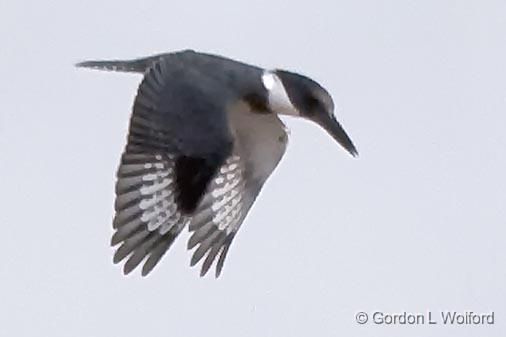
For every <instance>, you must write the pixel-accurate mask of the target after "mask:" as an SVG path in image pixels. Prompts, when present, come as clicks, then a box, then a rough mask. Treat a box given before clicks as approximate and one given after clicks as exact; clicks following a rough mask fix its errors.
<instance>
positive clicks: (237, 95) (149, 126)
mask: <svg viewBox="0 0 506 337" xmlns="http://www.w3.org/2000/svg"><path fill="white" fill-rule="evenodd" d="M220 62H223V59H221V58H218V57H213V56H209V55H204V54H199V53H194V52H189V51H188V52H181V53H174V54H162V55H158V56H154V57H149V58H144V59H137V60H132V61H90V62H83V63H81V64H79V66H83V67H91V68H97V69H103V70H116V71H130V72H138V73H143V74H144V78H143V80H142V82H141V84H140V86H139V89H138V92H137V96H136V98H135V102H134V107H133V113H132V117H131V120H130V129H129V135H128V142H127V145H126V148H125V151H124V153H123V155H122V157H121V163H120V166H119V169H118V172H117V184H116V202H115V210H116V215H115V217H114V221H113V227H114V231H115V232H114V235H113V237H112V241H111V244H112V245H113V246H116V245H119V248H117V250H116V252H115V254H114V262H115V263H118V262H120V261H123V260H126V262H125V264H124V268H123V269H124V272H125V273H129V272H131V271H132V270H133V269H135V268H136V267H137V266H138V265H140V264H141V263H142V262H143V261H144V264H143V266H142V275H147V274H148V273H149V272H150V271H151V270H152V269H153V268H154V267H155V265H156V264H157V263H158V262H159V261H160V259H161V258H162V257H163V255H164V254H165V253H166V252H167V250H168V249H169V248H170V246H171V245H172V243H173V242H174V240H175V239H176V238H177V236H178V235H179V234H180V233H181V231H182V230H183V229H184V228H185V227H186V226H188V228H189V230H190V231H191V232H192V235H191V237H190V239H189V241H188V248H189V249H195V250H194V252H193V255H192V258H191V265H194V264H196V263H198V262H199V261H201V260H202V259H203V260H204V261H203V263H202V267H201V275H204V274H206V273H207V271H208V270H209V268H210V267H211V265H212V263H213V262H214V261H217V262H216V276H219V275H220V273H221V271H222V268H223V263H224V261H225V257H226V255H227V252H228V249H229V247H230V244H231V242H232V240H233V238H234V236H235V234H236V233H237V231H238V229H239V227H240V226H241V224H242V222H243V220H244V218H245V216H246V214H247V213H248V211H249V209H250V207H251V206H252V204H253V202H254V200H255V198H256V196H257V194H258V193H259V191H260V189H261V187H262V185H263V183H264V182H265V180H266V179H267V178H268V176H269V175H270V173H271V172H272V170H274V168H275V167H276V165H277V164H278V162H279V160H280V159H281V157H282V155H283V153H284V150H285V147H286V141H287V136H286V133H285V130H284V127H283V124H282V123H281V121H280V120H279V119H278V117H277V115H276V114H273V113H265V111H263V112H262V114H257V113H256V111H255V109H257V108H258V107H257V106H256V105H255V104H253V105H252V104H249V103H248V102H249V100H248V99H247V97H248V91H247V90H246V89H247V88H246V86H244V85H243V82H241V79H237V78H235V77H234V76H233V70H234V69H229V68H230V67H232V68H233V67H243V66H244V65H242V64H240V63H233V64H230V65H227V67H225V71H222V72H221V73H220V74H215V73H213V72H212V71H210V69H212V65H213V64H215V63H220ZM222 69H223V67H222ZM228 70H230V74H228V73H227V71H228ZM248 71H249V73H250V74H252V75H253V73H254V75H255V76H256V75H258V74H257V73H258V72H260V71H261V70H260V69H256V68H252V67H249V68H248ZM246 73H248V72H246ZM256 77H258V78H260V76H256ZM233 85H234V86H236V87H239V88H240V89H241V90H239V91H237V90H236V87H232V86H233ZM258 85H261V84H260V83H258ZM259 135H260V136H259Z"/></svg>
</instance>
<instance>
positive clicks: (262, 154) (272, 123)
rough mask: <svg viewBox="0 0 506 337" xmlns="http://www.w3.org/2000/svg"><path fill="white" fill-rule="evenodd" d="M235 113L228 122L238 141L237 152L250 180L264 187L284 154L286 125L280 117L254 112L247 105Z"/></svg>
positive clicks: (242, 105) (240, 106)
mask: <svg viewBox="0 0 506 337" xmlns="http://www.w3.org/2000/svg"><path fill="white" fill-rule="evenodd" d="M232 110H233V111H231V113H230V114H229V123H230V129H231V131H232V132H233V133H234V137H235V139H236V141H235V148H234V151H235V152H237V155H239V156H240V157H241V158H242V159H243V160H244V161H245V166H246V168H247V169H248V171H249V175H250V177H249V178H251V179H253V180H255V181H257V182H259V183H262V184H263V182H264V181H265V180H266V179H267V178H268V177H269V175H270V174H271V172H272V171H273V170H274V168H276V166H277V164H278V163H279V161H280V159H281V157H282V156H283V154H284V153H285V149H286V145H287V141H288V136H287V134H286V131H285V126H284V124H283V122H281V120H280V119H279V118H278V116H277V115H275V114H271V113H268V114H259V113H255V112H252V111H251V110H250V108H249V106H248V105H247V104H244V103H242V104H238V105H237V106H236V107H234V109H232Z"/></svg>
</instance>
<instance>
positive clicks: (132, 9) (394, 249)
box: [0, 0, 506, 337]
mask: <svg viewBox="0 0 506 337" xmlns="http://www.w3.org/2000/svg"><path fill="white" fill-rule="evenodd" d="M0 41H1V43H2V46H1V48H0V61H1V62H0V75H1V77H0V101H1V109H0V149H1V150H0V151H1V155H0V180H1V191H2V194H1V196H0V201H1V212H0V224H1V226H2V229H3V231H2V239H3V240H2V244H1V245H0V253H1V256H2V262H1V263H0V280H1V287H0V335H1V336H53V337H56V336H153V337H154V336H203V335H205V336H214V335H220V336H308V335H313V334H314V335H318V336H406V335H409V336H426V335H431V336H450V335H452V336H456V335H459V336H476V335H483V336H485V335H486V336H504V335H506V322H505V321H506V290H505V288H506V286H505V285H506V268H505V261H506V245H505V240H506V235H505V234H506V231H505V226H506V211H505V205H506V179H505V172H506V156H505V150H506V132H505V129H506V65H505V64H506V63H505V60H506V2H505V1H503V0H498V1H492V0H487V1H470V0H468V1H466V0H460V1H449V0H448V1H435V0H426V1H416V2H415V1H401V0H398V1H374V0H363V1H272V0H271V1H256V2H253V1H249V2H245V1H244V2H241V1H207V2H201V3H198V2H184V1H117V2H112V1H111V2H103V1H96V0H92V1H86V2H79V3H78V2H72V1H63V0H61V1H14V0H2V2H1V3H0ZM184 48H193V49H195V50H199V51H206V52H212V53H217V54H221V55H226V56H229V57H232V58H235V59H238V60H242V61H245V62H249V63H253V64H257V65H260V66H263V67H267V68H274V67H279V68H286V69H290V70H295V71H298V72H301V73H303V74H306V75H309V76H311V77H313V78H314V79H316V80H317V81H319V82H320V83H321V84H322V85H324V86H325V87H326V88H327V89H328V90H329V91H330V92H331V93H332V95H333V97H334V100H335V102H336V106H337V115H338V118H339V119H340V120H341V122H342V123H343V125H344V126H345V128H346V130H347V131H348V133H349V134H350V136H351V137H352V139H353V140H354V142H355V144H356V145H357V147H358V150H359V152H360V157H359V158H358V159H353V158H351V157H350V156H349V155H347V154H346V153H345V152H344V151H343V150H342V149H341V148H340V147H339V146H338V145H337V144H336V143H335V142H333V141H332V140H331V139H330V137H328V136H327V135H326V134H325V133H324V132H322V130H320V129H319V128H318V127H317V126H316V125H314V124H311V123H309V122H304V121H298V120H294V119H285V121H286V123H287V124H288V126H289V128H290V129H291V136H290V144H289V149H288V151H287V153H286V154H285V157H284V158H283V160H282V162H281V164H280V165H279V167H278V168H277V170H276V171H275V172H274V174H273V175H272V176H271V178H270V180H269V181H268V182H267V184H266V186H265V187H264V189H263V191H262V193H261V195H260V197H259V198H258V200H257V202H256V204H255V205H254V207H253V210H252V212H251V213H250V215H249V217H248V218H247V220H246V223H245V224H244V226H243V227H242V228H241V230H240V232H239V233H238V235H237V237H236V239H235V241H234V244H233V245H232V248H231V251H230V254H229V256H228V261H227V263H226V264H225V268H224V271H223V274H222V277H221V278H220V279H218V280H215V279H214V278H213V277H207V278H203V279H201V278H199V276H198V272H199V270H198V269H197V268H190V267H189V261H190V253H189V252H188V251H186V239H187V233H184V235H183V236H182V237H180V239H179V240H178V241H177V243H176V244H175V245H174V247H173V248H172V249H171V251H170V252H169V253H168V254H167V255H166V256H165V258H164V259H163V262H162V263H161V264H160V265H159V266H158V268H157V269H156V270H155V271H154V272H153V273H152V274H151V275H150V277H148V278H142V277H141V276H140V274H139V273H138V272H136V273H134V274H133V275H131V276H128V277H124V276H123V275H122V273H121V271H120V267H119V266H113V264H112V253H113V251H112V249H111V248H110V247H109V239H110V236H111V233H112V228H111V220H112V216H113V202H114V194H113V191H114V183H115V179H114V176H115V171H116V168H117V165H118V160H119V157H120V154H121V152H122V149H123V146H124V143H125V137H126V129H127V125H128V120H129V116H130V110H131V106H132V100H133V97H134V94H135V90H136V88H137V85H138V83H139V81H140V79H141V78H140V76H136V75H131V74H115V73H100V72H93V71H86V70H83V69H75V68H74V67H73V64H74V63H75V62H78V61H82V60H84V59H90V58H91V59H100V58H131V57H137V56H143V55H149V54H152V53H157V52H166V51H175V50H179V49H184ZM376 310H380V311H385V312H390V313H396V312H402V311H408V312H414V313H418V312H426V311H427V310H431V311H434V312H436V313H437V312H439V311H440V310H458V311H465V310H471V311H474V312H490V311H494V312H495V321H496V322H495V325H493V326H444V325H442V324H439V325H433V326H426V325H424V326H399V325H397V326H384V325H375V324H372V323H368V324H365V325H359V324H357V323H356V321H355V314H356V313H357V312H359V311H364V312H366V313H369V314H370V313H372V312H374V311H376Z"/></svg>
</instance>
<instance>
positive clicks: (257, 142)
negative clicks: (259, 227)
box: [188, 102, 287, 277]
mask: <svg viewBox="0 0 506 337" xmlns="http://www.w3.org/2000/svg"><path fill="white" fill-rule="evenodd" d="M252 108H253V107H251V106H250V105H248V104H245V103H244V102H239V103H238V104H236V105H235V106H234V107H233V108H231V110H230V112H231V113H232V115H231V116H230V117H229V118H230V120H231V121H232V131H233V132H234V134H235V137H236V142H235V144H234V150H233V153H232V155H231V156H229V157H228V158H227V160H226V162H225V163H224V164H223V165H222V166H221V167H220V169H219V170H218V171H217V172H216V175H215V176H214V177H213V180H212V181H211V183H210V184H209V187H208V190H207V192H206V194H205V197H204V199H203V200H202V202H201V204H200V205H199V206H198V208H197V210H196V212H195V215H194V216H193V217H192V219H191V222H190V226H189V228H190V231H192V232H193V234H192V236H191V237H190V239H189V241H188V248H189V249H192V248H194V247H196V246H197V245H198V248H196V249H195V251H194V252H193V256H192V259H191V265H192V266H193V265H195V264H196V263H198V262H199V261H200V260H202V259H203V258H204V256H205V259H204V262H203V263H202V267H201V270H200V275H201V276H203V275H205V274H206V273H207V272H208V270H209V268H210V267H211V265H212V264H213V262H214V261H215V260H216V259H217V263H216V274H215V275H216V277H218V276H219V275H220V273H221V271H222V268H223V264H224V261H225V258H226V256H227V253H228V250H229V247H230V244H231V243H232V240H233V238H234V236H235V234H236V233H237V231H238V230H239V228H240V226H241V224H242V223H243V221H244V219H245V217H246V215H247V213H248V211H249V210H250V208H251V206H252V205H253V203H254V201H255V199H256V197H257V195H258V193H259V192H260V190H261V188H262V186H263V184H264V182H265V181H266V179H267V178H268V177H269V176H270V174H271V173H272V171H273V170H274V169H275V168H276V166H277V164H278V162H279V161H280V159H281V157H282V156H283V154H284V152H285V149H286V143H287V134H286V131H285V128H284V125H283V123H282V122H281V121H280V120H279V118H278V117H277V116H276V115H275V114H261V115H258V114H256V113H255V112H253V111H252V110H251V109H252ZM218 256H219V257H218Z"/></svg>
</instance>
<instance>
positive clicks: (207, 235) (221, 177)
mask: <svg viewBox="0 0 506 337" xmlns="http://www.w3.org/2000/svg"><path fill="white" fill-rule="evenodd" d="M257 192H258V191H256V190H255V189H254V188H253V187H252V185H251V184H249V183H248V181H247V178H246V176H245V167H244V162H243V161H242V160H241V158H240V157H239V156H237V155H232V156H231V157H229V158H228V159H227V161H226V162H225V163H224V164H223V165H222V166H221V167H220V169H219V170H218V171H217V173H216V176H215V177H214V178H213V180H212V181H211V183H210V185H209V188H208V192H207V193H206V195H205V197H204V199H203V200H202V203H201V204H200V205H199V207H198V209H197V210H196V212H195V215H194V216H193V218H192V220H191V223H190V231H192V232H193V234H192V236H191V237H190V239H189V241H188V249H192V248H194V247H195V246H197V245H198V248H197V249H196V250H195V252H194V253H193V256H192V259H191V262H190V264H191V265H192V266H193V265H195V264H196V263H198V262H199V261H200V260H201V259H202V258H203V257H204V256H205V255H206V254H207V257H206V259H205V260H204V263H203V264H202V268H201V271H200V275H201V276H203V275H205V274H206V273H207V271H208V270H209V268H210V267H211V265H212V263H213V261H214V260H215V258H216V257H217V256H218V254H219V259H218V263H217V265H216V277H218V276H219V275H220V273H221V270H222V268H223V263H224V261H225V257H226V255H227V252H228V248H229V246H230V244H231V243H232V239H233V238H234V236H235V233H236V232H237V231H238V230H239V227H240V226H241V224H242V222H243V220H244V218H245V217H246V214H247V213H248V211H249V209H250V207H251V205H252V204H253V202H254V200H255V198H256V194H257Z"/></svg>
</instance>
